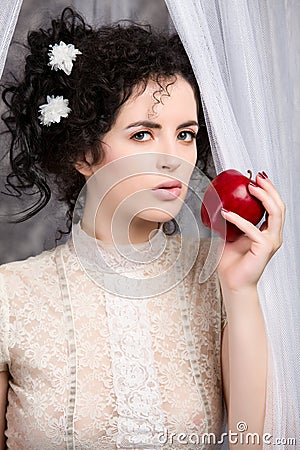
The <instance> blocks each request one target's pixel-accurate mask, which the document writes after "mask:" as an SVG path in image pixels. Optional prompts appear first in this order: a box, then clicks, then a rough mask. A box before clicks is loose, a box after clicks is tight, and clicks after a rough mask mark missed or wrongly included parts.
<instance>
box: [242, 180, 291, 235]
mask: <svg viewBox="0 0 300 450" xmlns="http://www.w3.org/2000/svg"><path fill="white" fill-rule="evenodd" d="M264 181H265V180H263V181H260V183H261V187H260V186H255V185H253V184H250V183H249V185H248V189H249V192H250V194H252V195H254V196H255V197H256V198H257V199H258V200H260V201H261V202H262V204H263V206H264V208H265V209H266V211H267V213H268V231H269V232H270V233H271V234H272V235H273V236H274V237H275V236H278V235H280V234H281V233H282V229H283V223H284V216H285V206H284V203H283V202H282V200H280V201H279V200H278V196H277V195H275V194H276V191H275V192H274V190H273V189H272V188H271V187H270V186H268V189H266V188H265V184H266V183H263V182H264Z"/></svg>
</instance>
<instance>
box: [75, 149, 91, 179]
mask: <svg viewBox="0 0 300 450" xmlns="http://www.w3.org/2000/svg"><path fill="white" fill-rule="evenodd" d="M92 161H93V157H92V155H91V153H90V152H88V153H87V154H85V155H84V156H83V159H81V160H79V161H77V162H76V163H75V164H74V167H75V169H76V170H78V172H79V173H81V174H82V175H84V176H85V177H90V176H92V175H93V173H94V170H93V164H92Z"/></svg>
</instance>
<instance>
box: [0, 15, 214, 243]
mask: <svg viewBox="0 0 300 450" xmlns="http://www.w3.org/2000/svg"><path fill="white" fill-rule="evenodd" d="M27 41H28V45H26V46H25V47H26V48H27V49H28V50H29V54H28V55H27V56H26V64H25V74H24V77H23V79H22V81H17V80H16V79H15V80H14V82H12V83H9V84H8V83H7V84H6V85H2V87H3V88H4V90H3V92H2V99H3V101H4V103H5V105H6V106H7V107H8V110H7V111H6V112H5V113H4V114H2V119H3V120H4V122H5V124H6V126H7V128H8V130H9V131H7V132H10V133H11V143H10V149H9V158H10V165H11V172H10V173H9V175H8V176H7V184H6V187H7V189H9V190H10V191H11V192H13V195H15V196H20V195H21V194H22V193H23V192H26V193H28V192H33V193H35V194H36V193H37V194H38V196H39V198H38V200H37V201H36V202H35V203H34V204H33V205H32V206H31V207H30V208H28V209H26V210H25V211H22V212H21V213H23V215H22V216H21V217H19V218H18V219H16V220H15V221H14V222H16V223H18V222H22V221H24V220H27V219H29V218H30V217H32V216H33V215H35V214H36V213H38V212H39V211H40V210H41V209H42V208H43V207H44V206H45V205H46V204H47V203H48V201H49V200H50V197H51V188H50V183H49V182H50V180H52V181H53V180H54V181H55V183H56V186H57V188H58V193H59V197H58V200H60V201H63V202H65V203H66V204H67V207H68V210H67V221H66V225H67V229H68V231H66V232H61V231H60V233H61V235H62V234H65V233H68V232H70V229H71V225H72V216H73V211H74V206H75V203H76V199H77V197H78V195H79V193H80V191H81V190H82V188H83V186H84V184H85V177H84V176H83V175H82V174H81V173H79V172H78V171H77V170H76V169H75V167H74V164H75V163H76V162H78V161H86V159H85V157H86V155H87V154H88V153H89V155H90V156H92V164H93V163H96V162H99V161H101V158H102V157H103V150H102V148H101V139H102V138H103V136H104V135H105V133H107V132H108V131H109V130H110V129H111V127H112V126H113V124H114V122H115V119H116V117H117V114H118V111H119V109H120V107H121V106H122V105H123V104H124V102H126V100H127V99H128V98H129V97H130V95H131V94H132V92H133V89H134V87H135V86H140V85H141V86H144V89H145V88H146V85H147V82H148V81H149V80H150V79H154V80H155V81H157V82H158V85H159V86H161V85H160V83H161V80H167V81H168V83H171V84H172V83H173V82H175V81H176V75H181V76H182V77H183V78H184V79H185V80H186V81H188V82H189V83H190V85H191V86H192V88H193V89H194V92H195V95H196V98H197V102H198V109H199V113H198V116H199V117H198V119H199V123H200V125H201V127H200V133H199V134H198V136H197V153H198V157H197V166H198V167H199V168H200V169H201V170H203V171H204V172H205V173H207V164H208V158H209V155H210V147H209V140H208V136H207V131H206V127H205V120H204V116H203V110H202V107H201V99H200V93H199V88H198V84H197V81H196V79H195V76H194V73H193V70H192V68H191V65H190V62H189V59H188V57H187V55H186V52H185V50H184V47H183V45H182V43H181V41H180V39H179V37H178V35H177V34H173V35H168V34H167V33H164V32H158V31H154V30H153V29H152V28H151V26H150V25H139V24H136V23H134V22H132V21H122V24H121V23H120V22H117V23H114V24H112V25H110V26H102V27H99V28H93V27H91V26H90V25H87V24H86V23H85V21H84V19H83V18H82V17H81V16H80V14H78V13H77V12H76V11H75V10H74V9H72V8H70V7H67V8H65V9H64V10H63V12H62V14H61V16H60V17H59V18H56V19H53V20H52V22H51V27H50V28H48V29H42V28H40V29H39V30H38V31H30V32H29V33H28V36H27ZM60 41H63V42H65V43H66V44H69V43H71V44H74V46H75V47H76V48H78V49H79V50H80V51H81V53H82V54H81V55H80V56H79V57H77V59H76V61H75V62H74V67H73V70H72V72H71V74H70V75H66V74H65V73H64V72H63V71H62V70H58V71H55V70H52V69H51V67H50V66H49V65H48V63H49V55H48V52H49V46H50V45H54V44H56V43H59V42H60ZM22 76H23V75H22ZM170 80H171V81H170ZM48 95H49V96H51V95H55V96H63V97H64V98H67V99H68V100H69V106H70V108H71V113H70V114H69V116H68V118H67V119H62V120H61V121H60V122H59V123H53V124H51V126H49V127H48V126H43V125H41V123H40V120H39V106H41V105H42V104H44V103H45V100H46V97H47V96H48ZM154 97H155V99H156V101H159V100H157V98H156V96H155V94H154ZM207 175H208V174H207ZM208 176H209V175H208ZM24 213H25V214H24Z"/></svg>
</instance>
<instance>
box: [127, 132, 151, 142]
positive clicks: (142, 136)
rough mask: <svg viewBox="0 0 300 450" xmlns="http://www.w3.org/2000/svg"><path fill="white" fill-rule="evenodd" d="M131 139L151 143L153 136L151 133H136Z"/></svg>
mask: <svg viewBox="0 0 300 450" xmlns="http://www.w3.org/2000/svg"><path fill="white" fill-rule="evenodd" d="M131 139H134V140H135V141H149V140H150V139H151V134H150V133H149V131H139V132H138V133H135V134H134V135H133V136H132V138H131Z"/></svg>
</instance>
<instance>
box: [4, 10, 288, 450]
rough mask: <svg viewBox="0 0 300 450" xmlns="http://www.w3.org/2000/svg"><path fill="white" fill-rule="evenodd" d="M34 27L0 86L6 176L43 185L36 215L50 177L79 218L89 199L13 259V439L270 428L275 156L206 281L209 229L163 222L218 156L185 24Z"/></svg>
mask: <svg viewBox="0 0 300 450" xmlns="http://www.w3.org/2000/svg"><path fill="white" fill-rule="evenodd" d="M28 43H29V48H30V54H29V55H28V56H27V58H26V67H25V77H24V80H23V81H22V82H21V83H19V84H16V85H15V86H13V87H10V88H7V89H6V90H5V91H4V94H3V98H4V100H5V102H6V104H7V106H9V111H10V112H9V114H8V116H6V117H5V121H6V123H7V125H8V127H9V128H10V130H11V131H12V132H13V139H12V145H11V150H10V151H11V161H12V173H11V175H10V176H9V179H8V181H9V182H10V184H11V186H15V188H18V189H22V188H24V189H26V188H30V189H31V188H34V187H37V188H38V191H39V192H40V194H41V200H40V202H39V203H38V204H37V205H35V207H34V208H33V210H32V211H31V212H30V213H29V214H28V215H27V217H28V216H29V217H30V216H31V215H33V214H35V213H36V212H38V211H39V210H40V209H41V208H42V207H43V206H44V205H45V203H46V202H47V200H48V199H49V191H50V188H49V180H50V179H54V180H55V182H56V184H57V186H58V189H59V193H60V198H61V200H62V201H65V202H66V203H67V205H68V207H69V209H68V217H67V219H68V221H67V225H68V229H69V230H70V229H71V225H72V219H74V222H76V220H75V218H76V215H77V208H78V210H80V205H81V195H83V197H84V208H83V213H82V215H81V217H80V220H79V221H77V223H74V224H73V227H72V237H70V238H69V240H68V241H67V243H66V244H63V245H60V246H58V247H57V248H56V249H53V250H50V251H45V252H43V253H42V254H41V255H38V256H36V257H33V258H29V259H27V260H25V261H20V262H14V263H9V264H6V265H4V266H2V268H1V288H2V303H1V315H0V317H1V320H2V323H1V327H0V330H1V331H0V343H1V348H0V358H1V359H0V370H1V372H0V380H1V383H0V384H1V410H0V412H1V414H0V417H1V425H2V434H1V438H2V448H5V445H6V446H7V448H9V449H23V448H24V449H41V448H43V449H56V448H57V449H62V448H82V449H89V448H93V449H96V448H97V449H98V448H104V449H109V448H112V449H114V448H135V449H139V448H174V449H176V448H181V447H182V448H195V444H196V445H197V446H198V447H197V448H217V447H218V446H219V445H220V443H221V441H222V435H221V433H222V432H223V431H224V422H225V421H227V425H228V429H229V431H232V432H236V431H242V430H241V428H240V423H242V422H243V423H246V424H247V425H246V426H247V431H248V432H250V433H257V434H258V435H259V436H261V435H262V432H263V425H264V413H265V391H266V373H267V367H266V366H267V349H266V336H265V327H264V321H263V317H262V313H261V309H260V305H259V300H258V294H257V283H258V280H259V278H260V276H261V275H262V273H263V270H264V268H265V266H266V264H267V263H268V261H269V260H270V258H271V257H272V256H273V254H274V253H275V252H276V250H277V249H278V248H279V247H280V246H281V243H282V229H283V224H284V216H285V206H284V203H283V201H282V199H281V197H280V195H279V194H278V192H277V191H276V189H275V187H274V186H273V184H272V182H271V181H270V180H269V179H268V178H267V177H266V175H265V174H264V173H261V174H258V175H257V177H256V183H254V184H252V185H250V186H249V190H250V192H251V194H253V195H254V196H255V197H257V198H258V199H259V200H261V201H262V203H263V204H264V206H265V208H266V210H267V212H268V219H267V221H266V222H265V223H264V224H263V225H262V227H261V229H258V228H256V227H255V226H254V225H252V224H251V223H249V222H248V221H246V220H244V219H243V218H241V217H240V216H238V215H236V214H234V213H232V212H228V211H225V210H223V212H222V214H223V216H224V218H226V219H227V220H228V221H229V222H232V223H234V224H235V225H237V226H238V227H239V228H240V229H241V230H242V231H243V232H244V233H245V234H244V235H243V236H241V237H240V238H239V239H238V240H237V241H235V242H231V243H229V242H227V243H225V245H224V250H223V252H222V255H221V260H220V263H219V264H218V270H217V272H216V271H215V272H213V273H212V274H211V276H210V277H209V278H208V279H207V280H206V281H205V282H203V283H199V274H200V272H201V269H202V268H203V266H204V263H205V260H206V258H207V254H208V251H209V247H210V244H211V243H210V241H209V240H203V241H201V242H200V247H199V246H197V244H199V242H197V240H196V239H194V238H193V237H189V238H188V239H186V240H184V239H182V237H181V236H180V233H175V234H174V233H170V230H169V228H168V225H171V224H172V220H173V218H174V217H176V215H177V214H178V212H179V210H180V208H181V207H182V206H183V202H184V199H185V197H186V194H187V185H188V182H189V179H190V177H191V174H192V170H193V168H194V166H195V164H197V165H198V166H200V167H201V164H202V167H205V158H206V156H207V155H206V153H205V151H203V152H202V153H201V148H204V149H205V145H204V146H203V147H201V145H203V142H202V140H203V141H204V140H205V136H206V135H205V132H204V131H203V129H202V128H200V130H201V132H199V126H201V125H203V114H202V111H201V101H200V96H199V91H198V87H197V82H196V80H195V78H194V75H193V71H192V69H191V66H190V64H189V61H188V59H187V56H186V54H185V52H184V49H183V47H182V45H181V43H180V41H179V39H178V37H177V36H173V37H167V36H164V35H162V34H156V33H154V32H152V31H151V30H150V29H145V28H144V27H140V26H138V25H127V26H108V27H102V28H100V29H92V28H91V27H89V26H87V25H85V24H84V21H83V19H82V18H81V17H80V16H79V15H77V14H76V13H75V12H74V11H72V10H71V9H69V8H67V9H65V10H64V11H63V13H62V16H61V18H60V19H57V20H53V21H52V26H51V27H50V28H49V29H48V30H43V29H40V30H39V31H35V32H31V33H30V34H29V36H28ZM10 95H11V99H9V96H10ZM197 144H198V145H197ZM170 182H171V183H172V184H171V185H170V184H168V183H170ZM20 185H21V187H20ZM78 198H79V200H78ZM76 201H77V203H76ZM173 223H174V220H173ZM130 244H133V246H131V245H130ZM195 249H196V251H195ZM176 261H179V263H177V262H176ZM220 288H221V289H220ZM223 399H225V403H226V410H227V418H226V414H225V411H224V409H223ZM5 417H6V421H7V423H5ZM5 430H6V431H5ZM208 433H210V434H211V435H210V437H209V436H208ZM205 435H206V438H205ZM209 439H212V440H210V441H209ZM230 439H231V438H230ZM5 440H6V443H5ZM233 441H234V440H233ZM261 445H262V442H261V440H260V442H257V440H256V442H255V443H254V444H253V445H250V448H255V449H258V448H261ZM243 446H244V444H243V443H242V442H238V444H233V448H243ZM245 447H246V448H249V443H247V445H245Z"/></svg>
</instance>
